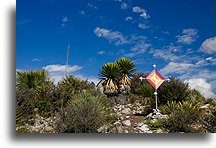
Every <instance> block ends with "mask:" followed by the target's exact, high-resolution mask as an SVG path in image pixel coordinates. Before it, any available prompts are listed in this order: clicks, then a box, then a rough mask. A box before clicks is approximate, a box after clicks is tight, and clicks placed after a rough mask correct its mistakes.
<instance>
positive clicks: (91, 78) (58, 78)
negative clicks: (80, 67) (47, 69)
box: [50, 73, 99, 85]
mask: <svg viewBox="0 0 216 148" xmlns="http://www.w3.org/2000/svg"><path fill="white" fill-rule="evenodd" d="M50 75H51V79H52V80H53V81H54V83H55V84H58V82H59V81H61V80H63V79H64V78H65V73H50ZM74 76H75V77H77V78H79V79H81V80H87V81H88V82H94V84H95V85H97V83H98V82H99V79H98V78H96V77H94V76H87V77H86V76H83V75H80V74H78V75H74Z"/></svg>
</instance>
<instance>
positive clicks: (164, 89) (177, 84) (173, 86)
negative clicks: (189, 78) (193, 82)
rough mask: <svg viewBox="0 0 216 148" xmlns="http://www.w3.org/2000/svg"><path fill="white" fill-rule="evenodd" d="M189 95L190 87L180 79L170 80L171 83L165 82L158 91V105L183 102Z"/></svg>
mask: <svg viewBox="0 0 216 148" xmlns="http://www.w3.org/2000/svg"><path fill="white" fill-rule="evenodd" d="M188 95H189V86H188V84H187V83H183V82H181V81H180V80H179V79H176V78H170V82H167V81H165V82H164V83H163V84H162V85H161V86H160V87H159V89H158V98H159V99H158V103H159V104H162V105H163V104H166V103H167V102H168V101H177V102H179V101H183V100H186V98H187V96H188Z"/></svg>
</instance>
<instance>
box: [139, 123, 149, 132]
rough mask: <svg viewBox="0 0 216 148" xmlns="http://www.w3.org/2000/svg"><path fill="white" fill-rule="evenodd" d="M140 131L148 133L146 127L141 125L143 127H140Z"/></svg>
mask: <svg viewBox="0 0 216 148" xmlns="http://www.w3.org/2000/svg"><path fill="white" fill-rule="evenodd" d="M140 130H141V131H143V132H146V131H149V128H148V125H146V124H143V125H142V126H141V127H140Z"/></svg>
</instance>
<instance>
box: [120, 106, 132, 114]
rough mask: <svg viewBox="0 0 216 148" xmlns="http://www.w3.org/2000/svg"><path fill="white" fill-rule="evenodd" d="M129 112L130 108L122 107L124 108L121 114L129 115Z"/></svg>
mask: <svg viewBox="0 0 216 148" xmlns="http://www.w3.org/2000/svg"><path fill="white" fill-rule="evenodd" d="M130 113H131V110H130V108H124V109H123V110H122V114H126V115H129V114H130Z"/></svg>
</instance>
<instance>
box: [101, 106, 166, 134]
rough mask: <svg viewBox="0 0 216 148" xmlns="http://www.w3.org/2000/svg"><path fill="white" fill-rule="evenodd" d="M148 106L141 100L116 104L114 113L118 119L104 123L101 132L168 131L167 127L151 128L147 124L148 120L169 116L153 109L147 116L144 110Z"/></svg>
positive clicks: (153, 120) (152, 120)
mask: <svg viewBox="0 0 216 148" xmlns="http://www.w3.org/2000/svg"><path fill="white" fill-rule="evenodd" d="M147 107H148V106H142V105H141V104H140V103H139V102H135V103H134V104H127V105H120V104H117V105H115V106H114V108H113V109H114V113H112V114H113V115H116V116H117V121H116V122H114V123H112V124H111V123H110V124H107V125H104V126H102V127H100V128H99V129H98V132H100V133H168V131H167V130H166V129H157V130H150V129H149V127H148V125H147V124H146V121H147V120H150V121H151V122H155V121H157V120H158V119H164V118H167V115H162V114H161V113H160V111H159V110H157V111H156V110H153V111H152V113H149V114H148V115H147V116H145V115H143V114H142V113H143V111H144V110H145V108H147Z"/></svg>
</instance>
